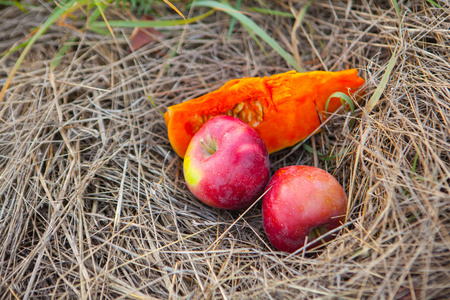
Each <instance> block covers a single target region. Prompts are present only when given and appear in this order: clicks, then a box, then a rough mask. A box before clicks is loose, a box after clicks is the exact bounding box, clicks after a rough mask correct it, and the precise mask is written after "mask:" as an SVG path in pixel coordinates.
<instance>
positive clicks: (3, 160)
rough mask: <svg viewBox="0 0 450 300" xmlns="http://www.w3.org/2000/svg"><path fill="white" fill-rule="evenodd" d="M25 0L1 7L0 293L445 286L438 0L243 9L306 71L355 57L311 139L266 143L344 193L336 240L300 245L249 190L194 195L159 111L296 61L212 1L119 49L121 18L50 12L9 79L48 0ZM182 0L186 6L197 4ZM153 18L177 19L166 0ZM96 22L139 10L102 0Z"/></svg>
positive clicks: (325, 291) (446, 192)
mask: <svg viewBox="0 0 450 300" xmlns="http://www.w3.org/2000/svg"><path fill="white" fill-rule="evenodd" d="M437 2H439V3H437ZM30 3H32V4H34V5H30V6H25V7H22V9H23V10H24V11H22V10H20V9H19V8H18V7H16V6H10V5H9V6H7V5H6V6H3V7H1V6H0V7H1V8H0V52H1V53H2V56H1V57H0V84H1V85H2V87H3V90H2V91H3V92H4V93H3V94H2V98H1V99H0V101H1V102H0V170H1V173H0V295H1V296H0V298H1V299H15V298H19V299H30V298H32V299H35V298H76V299H78V298H88V299H89V298H90V299H97V298H102V299H110V298H124V299H129V298H130V299H135V298H138V299H185V298H186V299H211V298H214V299H216V298H217V299H220V298H223V299H246V298H250V299H287V298H295V299H311V298H326V299H330V298H334V299H347V298H349V299H361V298H364V299H443V298H445V297H446V296H447V295H448V294H449V293H450V282H449V280H448V278H449V276H450V275H449V273H450V251H449V248H450V236H449V229H450V223H449V219H450V201H449V199H450V179H449V178H450V154H449V153H450V152H449V149H450V130H449V128H450V126H449V125H450V117H449V116H450V101H449V100H450V85H449V83H450V46H449V45H450V14H449V12H450V7H449V6H448V4H446V3H445V1H436V2H433V1H403V2H400V3H399V4H398V10H397V9H396V5H394V4H396V3H397V1H370V2H367V1H314V2H312V3H311V4H310V5H309V7H307V10H306V11H305V14H304V15H302V14H301V13H300V12H301V9H302V8H304V7H305V5H307V3H309V2H307V1H292V2H288V3H285V2H282V1H280V2H278V1H274V2H270V3H269V2H268V3H263V2H262V1H248V2H247V1H246V2H245V3H244V4H243V5H242V7H241V10H242V11H243V12H245V15H246V16H248V17H249V18H250V19H251V20H253V21H254V22H255V23H256V24H258V25H259V26H260V27H261V28H262V29H263V30H264V32H266V33H267V34H268V35H269V36H270V37H272V38H273V39H274V40H275V41H276V42H277V43H278V44H279V45H280V46H281V48H282V49H284V50H285V51H286V52H287V53H288V54H289V55H290V56H291V57H293V59H294V60H295V62H296V63H298V65H299V66H300V67H301V68H302V69H303V70H304V71H313V70H327V71H338V70H343V69H347V68H357V69H358V72H359V74H360V76H362V77H363V78H365V80H366V84H365V85H364V87H363V94H362V96H361V97H360V98H358V99H355V100H358V102H357V103H356V109H355V111H354V112H353V113H352V112H346V111H344V110H342V111H340V112H339V113H338V114H336V115H334V116H333V117H332V118H331V120H330V121H329V122H328V123H326V124H325V126H324V127H323V128H322V131H321V132H320V133H319V134H317V135H315V136H313V137H311V138H309V139H307V140H305V141H303V142H302V143H300V144H299V145H297V146H296V147H293V148H289V149H285V150H282V151H280V152H278V153H274V154H272V155H271V156H270V160H271V163H272V172H273V171H275V170H276V169H278V168H280V167H282V166H287V165H293V164H305V165H317V166H318V167H321V168H323V169H325V170H327V171H328V172H330V173H331V174H332V175H333V176H335V178H336V179H337V180H338V181H339V182H340V183H341V184H342V185H343V187H344V189H345V191H346V193H347V195H348V198H349V211H348V218H347V220H346V223H345V224H344V226H343V228H342V230H341V231H340V232H339V236H338V237H337V238H336V239H335V240H334V241H332V242H331V243H330V244H328V245H327V246H326V247H323V248H321V249H318V250H317V251H315V252H312V253H303V252H302V253H299V254H296V255H289V254H286V253H282V252H278V251H276V250H275V249H274V248H273V247H272V246H271V245H270V243H269V241H268V240H267V238H266V237H265V235H264V230H263V227H262V221H261V206H260V204H259V203H258V204H257V205H255V206H254V207H253V208H252V209H251V210H249V211H247V212H246V213H245V214H243V213H242V212H229V211H224V210H217V209H214V208H211V207H207V206H205V205H203V204H202V203H201V202H199V201H198V200H196V199H195V198H194V197H193V196H192V194H190V193H189V191H188V189H187V187H186V185H185V183H184V179H183V174H182V160H181V159H180V158H178V157H177V156H176V154H174V152H173V150H172V148H171V146H170V144H169V142H168V138H167V132H166V127H165V123H164V119H163V117H162V113H163V112H164V111H165V110H166V108H167V107H168V106H170V105H173V104H176V103H180V102H182V101H185V100H188V99H191V98H194V97H197V96H200V95H202V94H205V93H207V92H209V91H212V90H214V89H217V88H219V87H220V86H221V85H223V84H224V83H225V82H227V81H228V80H230V79H234V78H240V77H243V76H267V75H272V74H276V73H280V72H285V71H287V70H290V69H292V68H293V66H292V65H291V64H289V63H288V62H287V61H286V59H285V58H283V57H282V56H281V55H280V54H279V53H278V52H277V51H275V50H273V48H271V47H270V46H269V45H268V44H267V43H265V42H264V41H263V40H262V39H261V38H260V37H259V36H257V35H253V36H252V34H253V32H252V31H251V32H250V33H249V32H248V31H247V30H246V29H245V27H243V26H242V24H241V23H240V22H236V25H235V27H234V28H233V32H232V34H231V36H229V37H228V36H227V35H228V30H229V28H230V23H231V18H230V16H229V15H228V14H227V13H226V12H224V11H215V12H214V13H212V14H211V15H209V16H208V17H206V18H203V19H201V20H198V21H195V22H193V23H190V24H189V25H188V26H187V28H186V27H185V26H184V25H177V26H166V27H160V28H157V29H158V31H160V32H161V33H162V35H157V36H155V40H154V41H153V42H151V43H149V44H147V45H145V46H144V47H142V48H140V49H139V50H136V51H131V50H130V35H131V32H132V28H124V27H112V30H113V33H114V34H113V35H111V34H106V33H105V32H98V31H93V30H91V29H90V28H87V29H86V26H85V25H86V18H85V16H86V15H87V14H88V12H89V9H88V7H86V6H85V7H82V8H81V9H77V10H75V11H73V13H72V15H70V16H68V17H67V18H66V19H65V20H64V24H60V25H58V24H57V22H55V23H54V24H53V25H52V26H50V28H49V29H48V30H47V31H46V32H45V33H43V35H42V36H41V37H40V38H39V39H37V41H36V42H35V43H34V44H33V45H32V47H31V48H30V49H29V51H28V53H26V55H25V56H24V60H23V62H22V63H21V65H20V66H19V68H18V69H17V72H15V74H13V73H14V72H13V70H14V65H15V63H16V62H17V61H18V59H19V57H20V54H21V53H23V51H25V50H24V48H23V47H19V48H18V49H16V50H15V51H10V52H7V51H8V50H11V49H13V48H14V47H15V46H18V45H20V44H21V43H22V42H24V41H26V39H27V38H29V37H31V35H32V33H33V32H36V31H35V29H36V28H37V27H38V26H40V25H42V24H43V23H44V22H45V20H46V19H47V18H48V17H49V15H50V13H51V11H52V10H53V9H54V8H55V5H54V3H53V2H43V3H40V2H30ZM155 3H156V2H155ZM176 4H177V6H178V7H179V9H180V11H181V12H182V13H183V14H185V16H186V17H194V16H198V15H201V14H202V13H206V12H208V11H209V8H205V7H194V8H192V9H189V8H188V7H187V6H186V5H185V3H184V2H180V1H177V2H176ZM232 4H234V3H232ZM439 4H440V5H439ZM255 7H256V8H264V9H271V10H272V13H273V11H274V10H277V11H282V12H283V14H281V15H274V14H269V13H268V12H267V10H266V11H261V10H255V9H254V8H255ZM151 13H152V14H153V15H154V17H155V18H156V19H181V17H180V16H179V15H178V14H177V13H175V12H174V11H173V10H172V9H171V8H170V7H169V6H168V5H167V4H165V3H162V2H161V3H159V2H158V3H156V4H154V7H153V8H152V10H151ZM105 16H106V17H107V18H108V20H131V19H132V18H133V17H135V18H139V17H140V16H139V14H138V12H137V11H136V10H130V9H126V8H123V7H115V6H114V5H112V6H111V7H108V8H107V9H105ZM302 18H303V19H302ZM99 20H101V18H99ZM185 28H186V30H185ZM106 32H107V30H106ZM12 75H14V76H12ZM280 134H282V128H280Z"/></svg>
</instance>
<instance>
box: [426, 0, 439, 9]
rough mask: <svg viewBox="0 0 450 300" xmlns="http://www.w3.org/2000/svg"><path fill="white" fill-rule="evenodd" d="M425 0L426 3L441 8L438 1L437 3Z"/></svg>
mask: <svg viewBox="0 0 450 300" xmlns="http://www.w3.org/2000/svg"><path fill="white" fill-rule="evenodd" d="M427 1H428V3H431V4H432V5H434V6H435V7H437V8H442V6H441V5H440V4H439V3H437V2H436V1H433V0H427Z"/></svg>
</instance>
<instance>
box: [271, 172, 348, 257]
mask: <svg viewBox="0 0 450 300" xmlns="http://www.w3.org/2000/svg"><path fill="white" fill-rule="evenodd" d="M269 188H270V190H269V191H268V192H267V193H266V194H265V195H264V198H263V205H262V206H263V207H262V215H263V224H264V230H265V232H266V235H267V237H268V238H269V240H270V242H271V243H272V245H273V246H275V248H277V249H278V250H281V251H286V252H294V251H295V250H297V249H299V248H301V247H303V246H304V244H305V241H306V240H307V241H308V242H311V241H312V240H314V239H315V238H317V237H318V236H321V235H322V234H324V233H326V232H328V231H330V230H333V229H335V228H336V227H338V226H340V225H341V224H342V223H343V222H344V217H345V213H346V211H347V196H346V194H345V192H344V189H343V188H342V186H341V185H340V184H339V182H337V180H336V179H335V178H334V177H333V176H332V175H330V174H329V173H327V172H326V171H324V170H322V169H319V168H315V167H310V166H290V167H284V168H281V169H279V170H278V171H277V172H275V174H274V175H273V176H272V178H271V179H270V181H269V183H268V185H267V189H269ZM332 238H333V236H331V235H329V236H327V237H325V238H323V239H322V240H319V241H318V242H316V243H314V244H312V245H310V246H309V247H310V248H311V247H316V246H318V245H320V243H322V242H323V241H329V240H331V239H332Z"/></svg>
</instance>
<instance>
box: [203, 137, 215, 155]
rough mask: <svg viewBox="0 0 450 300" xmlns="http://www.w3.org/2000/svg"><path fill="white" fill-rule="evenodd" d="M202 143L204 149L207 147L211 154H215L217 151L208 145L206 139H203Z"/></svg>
mask: <svg viewBox="0 0 450 300" xmlns="http://www.w3.org/2000/svg"><path fill="white" fill-rule="evenodd" d="M200 143H201V144H202V145H203V147H205V149H206V150H208V152H209V153H211V154H214V152H215V151H214V150H213V149H211V147H209V146H208V145H207V144H206V142H205V140H204V139H202V138H201V139H200Z"/></svg>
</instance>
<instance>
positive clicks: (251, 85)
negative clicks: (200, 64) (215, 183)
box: [164, 69, 364, 158]
mask: <svg viewBox="0 0 450 300" xmlns="http://www.w3.org/2000/svg"><path fill="white" fill-rule="evenodd" d="M363 84H364V79H362V78H360V77H359V76H358V74H357V70H356V69H352V70H345V71H340V72H324V71H314V72H308V73H297V72H295V71H290V72H287V73H283V74H277V75H273V76H271V77H263V78H259V77H247V78H242V79H234V80H231V81H228V82H227V83H226V84H225V85H223V86H222V87H220V88H219V89H217V90H215V91H213V92H210V93H208V94H206V95H203V96H201V97H198V98H195V99H192V100H189V101H186V102H183V103H180V104H177V105H173V106H170V107H169V108H168V109H167V111H166V113H165V114H164V119H165V121H166V125H167V130H168V135H169V141H170V143H171V145H172V147H173V148H174V150H175V152H176V153H177V154H178V155H179V156H180V157H182V158H184V154H185V152H186V149H187V146H188V145H189V142H190V140H191V138H192V137H193V136H194V134H195V133H196V132H197V131H198V130H199V129H200V127H201V126H202V125H203V124H204V123H205V122H206V121H207V120H208V119H209V118H211V117H214V116H217V115H222V114H228V115H234V116H237V117H238V118H240V119H241V120H243V121H244V122H246V123H247V124H249V125H250V126H251V127H253V128H254V129H255V130H256V131H257V132H258V133H259V135H260V136H261V138H262V139H263V140H264V142H265V143H266V146H267V150H268V151H269V153H273V152H276V151H278V150H281V149H283V148H286V147H290V146H293V145H295V144H296V143H298V142H299V141H301V140H303V139H305V138H306V137H308V136H309V135H310V134H311V133H313V132H314V131H315V130H316V129H317V128H318V127H319V126H320V122H321V119H324V118H326V114H325V105H326V101H327V99H328V98H329V97H330V95H331V94H333V93H334V92H342V93H345V94H347V95H350V94H351V92H352V91H354V90H356V89H357V88H359V87H360V86H361V85H363ZM341 105H342V103H341V101H340V99H339V98H332V99H331V100H330V103H329V105H328V111H327V112H328V113H332V112H334V111H336V110H337V109H338V108H339V107H341ZM319 114H320V118H319Z"/></svg>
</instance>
